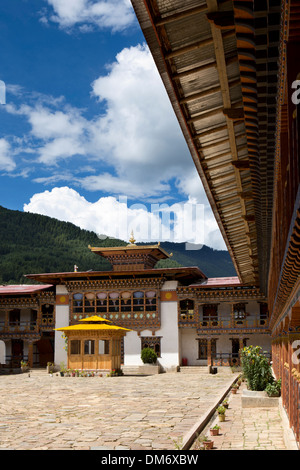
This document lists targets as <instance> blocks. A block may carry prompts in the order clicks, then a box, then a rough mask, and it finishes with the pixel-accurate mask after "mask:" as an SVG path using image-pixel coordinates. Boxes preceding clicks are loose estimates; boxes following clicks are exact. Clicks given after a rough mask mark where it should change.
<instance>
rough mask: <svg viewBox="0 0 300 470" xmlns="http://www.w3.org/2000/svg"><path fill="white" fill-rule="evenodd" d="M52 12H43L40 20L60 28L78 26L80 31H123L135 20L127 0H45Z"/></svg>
mask: <svg viewBox="0 0 300 470" xmlns="http://www.w3.org/2000/svg"><path fill="white" fill-rule="evenodd" d="M46 1H47V2H48V4H49V6H50V7H52V9H53V14H50V16H49V14H45V13H44V14H43V16H42V18H41V21H42V22H43V23H47V22H48V20H50V21H52V22H55V23H58V24H59V26H60V27H61V28H62V29H70V28H73V27H74V26H79V29H80V31H81V32H89V31H91V30H92V27H96V28H97V29H110V30H112V31H113V32H116V31H123V30H125V29H127V28H128V27H130V26H132V24H133V23H134V22H135V21H136V17H135V14H134V11H133V8H132V5H131V3H130V1H129V0H101V1H99V0H46Z"/></svg>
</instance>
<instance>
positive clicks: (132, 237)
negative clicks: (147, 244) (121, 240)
mask: <svg viewBox="0 0 300 470" xmlns="http://www.w3.org/2000/svg"><path fill="white" fill-rule="evenodd" d="M129 242H130V244H131V245H134V244H135V238H134V236H133V230H131V237H130V238H129Z"/></svg>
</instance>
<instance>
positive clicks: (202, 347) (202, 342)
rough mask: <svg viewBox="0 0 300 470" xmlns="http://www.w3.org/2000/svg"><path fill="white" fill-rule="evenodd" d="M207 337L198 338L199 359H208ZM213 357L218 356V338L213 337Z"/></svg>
mask: <svg viewBox="0 0 300 470" xmlns="http://www.w3.org/2000/svg"><path fill="white" fill-rule="evenodd" d="M207 342H208V340H207V339H204V338H201V339H199V340H198V359H205V360H206V359H207ZM210 342H211V357H216V353H217V340H216V339H211V340H210Z"/></svg>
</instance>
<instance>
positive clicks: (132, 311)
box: [72, 290, 158, 321]
mask: <svg viewBox="0 0 300 470" xmlns="http://www.w3.org/2000/svg"><path fill="white" fill-rule="evenodd" d="M92 315H99V316H102V317H103V318H107V319H109V320H111V321H114V320H115V321H120V320H139V319H143V318H144V319H147V320H148V321H150V320H152V321H154V320H156V319H157V318H158V302H157V292H156V291H154V290H145V291H144V290H143V291H142V290H140V291H139V290H136V291H133V290H132V291H124V292H122V291H121V292H118V291H109V292H96V293H95V292H94V293H92V292H91V293H89V292H87V293H84V294H83V293H81V292H75V293H74V294H73V296H72V319H73V320H74V321H78V320H80V319H81V318H84V317H87V316H92Z"/></svg>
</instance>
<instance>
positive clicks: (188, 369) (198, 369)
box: [180, 366, 209, 375]
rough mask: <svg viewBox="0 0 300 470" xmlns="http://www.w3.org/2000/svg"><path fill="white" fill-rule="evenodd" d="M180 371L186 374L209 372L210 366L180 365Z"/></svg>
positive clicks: (204, 373)
mask: <svg viewBox="0 0 300 470" xmlns="http://www.w3.org/2000/svg"><path fill="white" fill-rule="evenodd" d="M180 372H181V373H184V374H202V375H207V374H208V373H209V370H208V366H180Z"/></svg>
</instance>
